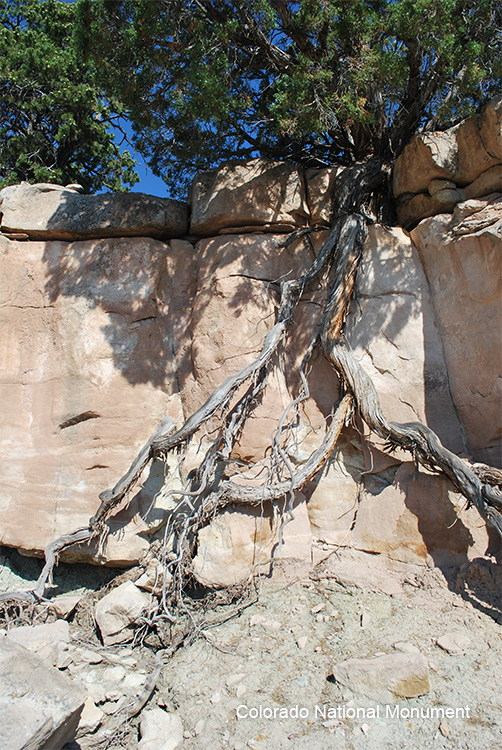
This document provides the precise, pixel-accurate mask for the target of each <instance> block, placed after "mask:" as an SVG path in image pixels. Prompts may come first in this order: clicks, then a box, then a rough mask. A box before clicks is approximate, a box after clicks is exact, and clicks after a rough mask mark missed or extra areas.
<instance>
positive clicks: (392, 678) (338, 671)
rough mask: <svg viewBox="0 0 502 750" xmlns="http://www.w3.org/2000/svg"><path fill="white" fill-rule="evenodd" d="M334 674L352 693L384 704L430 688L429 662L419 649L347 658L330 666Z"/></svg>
mask: <svg viewBox="0 0 502 750" xmlns="http://www.w3.org/2000/svg"><path fill="white" fill-rule="evenodd" d="M333 677H334V678H335V680H336V681H337V682H339V683H340V684H342V685H345V687H348V688H349V689H350V690H352V691H353V692H354V693H358V694H360V695H365V696H366V697H367V698H371V699H372V700H375V701H378V702H379V703H383V704H389V703H395V702H396V701H399V700H401V699H402V698H416V697H417V696H419V695H425V694H426V693H428V692H429V690H430V686H429V665H428V663H427V659H426V658H425V656H423V655H422V654H421V653H397V654H387V655H386V656H375V657H373V658H370V659H348V660H347V661H343V662H341V663H340V664H337V665H336V666H335V667H334V668H333Z"/></svg>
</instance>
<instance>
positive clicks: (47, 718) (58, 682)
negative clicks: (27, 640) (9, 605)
mask: <svg viewBox="0 0 502 750" xmlns="http://www.w3.org/2000/svg"><path fill="white" fill-rule="evenodd" d="M84 701H85V695H84V693H83V691H82V690H81V688H79V687H78V686H77V685H75V684H74V683H73V682H72V681H71V680H70V679H69V678H68V677H66V676H65V675H63V674H62V673H61V672H59V671H58V670H57V669H54V668H53V667H51V666H49V665H47V663H46V662H44V661H42V659H40V658H39V657H38V656H37V655H36V654H33V653H31V652H30V651H28V650H27V649H25V648H23V646H20V645H18V644H17V643H14V641H13V640H12V639H11V638H7V637H5V636H0V726H1V727H2V748H3V750H24V749H25V748H30V750H61V748H62V747H63V745H65V744H66V743H67V742H70V741H71V740H73V738H74V737H75V732H76V729H77V725H78V722H79V718H80V714H81V711H82V708H83V706H84Z"/></svg>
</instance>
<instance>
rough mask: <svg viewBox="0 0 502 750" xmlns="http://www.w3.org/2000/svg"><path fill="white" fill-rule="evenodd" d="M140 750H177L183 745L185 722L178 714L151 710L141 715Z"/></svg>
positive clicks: (155, 709)
mask: <svg viewBox="0 0 502 750" xmlns="http://www.w3.org/2000/svg"><path fill="white" fill-rule="evenodd" d="M140 734H141V740H140V741H139V743H138V750H176V748H178V747H181V745H182V744H183V722H182V721H181V719H180V717H179V716H178V714H174V713H168V712H167V711H163V710H162V709H161V708H150V709H148V710H147V711H144V712H143V713H142V714H141V724H140Z"/></svg>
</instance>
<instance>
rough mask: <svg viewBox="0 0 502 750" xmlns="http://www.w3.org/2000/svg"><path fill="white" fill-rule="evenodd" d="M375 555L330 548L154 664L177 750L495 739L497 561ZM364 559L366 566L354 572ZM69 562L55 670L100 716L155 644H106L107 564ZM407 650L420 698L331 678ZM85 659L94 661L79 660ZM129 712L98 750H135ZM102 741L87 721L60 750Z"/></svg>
mask: <svg viewBox="0 0 502 750" xmlns="http://www.w3.org/2000/svg"><path fill="white" fill-rule="evenodd" d="M14 562H16V564H17V570H16V565H15V564H14V563H13V557H12V555H10V556H7V558H4V559H3V567H2V568H1V569H0V588H2V589H4V590H5V588H6V587H7V586H8V585H9V586H12V584H13V583H17V584H19V582H24V584H25V585H26V582H27V581H28V580H29V577H30V572H31V573H32V574H33V573H36V571H35V569H34V568H33V566H35V568H36V565H37V563H36V562H35V561H28V562H26V563H23V564H24V565H25V566H28V567H29V566H30V565H31V566H32V570H31V571H30V570H28V571H26V570H24V571H20V570H19V568H20V563H19V558H16V560H15V561H14ZM381 562H382V561H381V560H377V559H376V558H375V557H374V556H369V555H364V556H363V557H361V556H359V557H357V560H354V559H353V557H351V556H350V555H349V556H348V557H347V555H345V554H343V553H341V552H340V553H335V554H333V555H332V556H331V557H330V558H329V559H328V560H327V561H325V563H323V564H322V565H321V567H320V569H317V570H316V571H314V572H313V573H310V574H308V573H306V572H305V571H298V572H296V573H295V572H294V570H293V569H289V570H288V571H286V573H284V572H281V571H278V572H277V574H276V575H275V576H274V577H273V578H272V579H262V581H261V583H260V591H259V597H258V600H257V601H256V602H255V603H254V604H252V605H251V606H248V607H247V608H245V609H244V610H243V611H242V612H241V613H240V615H238V616H237V617H234V618H232V619H230V620H228V621H227V622H224V623H222V624H220V625H219V626H217V627H214V628H211V629H210V630H206V631H205V632H204V633H203V634H201V637H200V638H198V639H197V640H196V641H195V642H194V643H192V645H190V646H187V647H183V648H181V649H179V650H178V651H177V652H176V654H175V655H174V657H173V658H171V659H170V660H169V661H168V662H167V663H166V664H165V666H164V667H163V669H162V672H161V675H160V679H159V681H158V683H157V688H156V690H155V692H154V693H153V695H152V697H151V699H150V701H149V703H148V704H147V706H146V708H145V710H148V709H150V708H152V707H155V706H160V707H161V708H163V709H164V710H167V711H170V712H176V713H177V714H178V715H179V716H180V717H181V719H182V722H183V729H184V740H183V745H182V747H183V748H186V750H191V749H192V748H194V749H195V748H198V749H199V748H200V749H201V750H206V749H207V750H210V749H211V750H213V748H225V749H227V748H228V749H229V750H245V749H246V748H251V750H258V749H259V748H260V749H261V748H263V749H264V750H265V749H266V750H282V748H285V749H286V748H287V749H288V750H300V749H303V748H309V749H310V748H314V749H317V748H319V750H321V749H324V748H344V749H352V748H353V749H354V750H359V748H370V749H372V748H388V749H389V750H397V748H409V749H410V750H422V749H425V748H435V749H437V750H439V749H440V748H453V747H454V748H465V749H466V750H467V749H468V750H485V748H487V747H490V748H498V747H501V748H502V705H501V698H500V664H501V663H502V637H501V635H502V630H501V627H500V624H499V623H497V621H496V620H497V619H499V620H500V622H502V619H501V616H500V596H501V585H500V584H501V580H502V579H501V576H500V567H499V566H496V565H494V562H493V561H491V560H480V561H477V562H475V563H474V564H471V566H470V567H469V568H467V569H465V570H463V571H462V572H461V574H460V576H457V578H456V582H455V580H453V579H450V583H449V584H448V582H447V581H446V579H445V577H444V575H443V573H442V572H441V571H440V570H439V569H437V568H418V567H416V566H412V565H403V564H393V565H391V569H390V570H389V569H387V568H386V567H385V566H384V567H383V568H382V567H379V565H380V563H381ZM361 565H365V569H366V571H367V573H366V575H365V576H361V575H360V574H358V575H354V576H352V578H351V570H353V571H354V572H355V573H356V574H357V573H358V571H359V570H360V566H361ZM351 566H352V567H351ZM21 567H22V565H21ZM80 567H81V568H82V570H81V571H80V577H79V575H78V571H77V570H76V569H75V568H69V569H67V570H66V571H63V573H62V576H61V577H62V578H63V579H64V580H65V581H66V582H65V584H64V586H63V588H64V589H66V590H73V591H75V590H79V587H78V585H77V584H78V583H79V582H80V583H81V581H82V575H83V574H84V573H85V575H86V576H87V578H86V580H85V584H86V591H87V594H86V596H84V598H83V599H82V604H81V605H79V608H77V612H76V614H75V615H74V616H73V620H72V621H71V623H70V627H71V632H72V642H71V644H70V646H69V648H68V654H69V658H67V659H66V661H69V662H70V663H69V664H67V665H66V666H65V667H64V669H65V671H66V672H67V673H68V674H70V675H71V677H72V679H74V680H77V681H78V682H80V683H82V684H83V685H84V686H86V688H87V689H88V692H89V693H90V694H91V695H92V696H93V698H94V699H95V703H96V704H97V705H98V707H99V708H100V710H103V711H104V712H105V714H110V713H111V712H112V711H113V710H114V709H115V708H116V707H117V706H120V705H121V704H124V703H127V701H129V702H130V701H131V700H132V699H133V698H134V695H135V694H137V693H138V692H139V691H140V690H141V688H142V686H143V685H144V683H145V681H146V679H147V677H148V674H149V673H150V672H151V670H152V669H153V663H154V656H155V653H154V650H153V649H152V648H148V647H145V646H138V647H136V648H134V649H131V648H130V647H129V646H127V645H122V646H115V647H109V648H106V649H105V648H103V646H102V645H101V643H100V641H99V638H98V637H97V635H96V631H95V629H94V627H93V622H92V609H90V607H89V602H90V601H91V599H90V598H89V597H90V596H91V597H93V600H95V599H96V597H97V596H99V595H100V594H99V592H98V594H94V593H92V594H90V593H89V591H90V590H91V589H92V588H93V587H94V588H98V587H99V585H101V584H102V583H103V577H104V579H105V582H106V579H107V578H108V577H109V576H110V574H111V573H110V572H109V571H103V570H101V571H100V570H99V569H94V570H93V569H91V571H90V572H89V569H88V568H87V567H85V566H80ZM68 570H69V572H68ZM93 576H94V580H92V579H93ZM361 578H364V579H365V580H361ZM353 579H355V580H353ZM80 591H82V592H83V591H84V589H82V588H80ZM230 609H231V607H230V608H225V607H222V608H218V610H217V611H215V612H214V613H208V617H211V615H213V614H214V616H215V617H216V616H218V617H221V615H222V614H223V613H224V612H225V611H229V610H230ZM450 633H456V634H457V636H458V635H460V636H461V638H460V641H461V647H460V648H459V650H458V652H457V653H455V652H454V653H449V652H448V651H446V650H445V649H444V648H442V647H441V646H440V645H438V639H439V640H441V638H442V637H443V636H445V635H446V634H450ZM396 644H397V648H396ZM403 644H404V645H403ZM413 648H418V649H419V651H420V652H421V653H422V654H423V655H424V656H425V657H426V659H427V661H428V664H429V670H430V675H429V680H430V690H429V692H427V693H426V694H425V695H422V696H420V697H416V698H408V699H404V700H400V701H399V702H397V703H393V704H390V705H388V706H385V705H383V704H379V703H377V702H375V701H374V700H372V699H370V698H368V697H365V696H364V695H362V694H356V693H353V692H352V691H351V690H349V689H348V688H346V687H344V686H343V685H341V684H338V683H337V682H336V681H335V680H334V679H333V677H332V669H333V666H334V665H336V664H339V663H340V662H342V661H344V660H346V659H353V658H358V659H360V658H367V657H373V656H377V655H381V654H389V653H396V652H397V651H399V650H401V651H410V650H413ZM89 652H91V657H89ZM82 654H84V657H85V658H83V657H82ZM92 654H95V655H96V656H95V659H94V660H97V663H94V664H93V663H89V659H91V661H92V660H93V659H92ZM448 709H449V710H448ZM140 718H141V716H140V717H137V718H135V719H133V720H132V721H130V722H125V723H124V724H123V725H122V727H121V730H120V731H118V732H116V733H115V736H114V737H111V738H109V742H108V747H111V748H122V747H123V748H130V749H131V750H132V748H135V747H136V746H137V743H138V724H139V720H140ZM100 739H101V740H102V739H103V734H102V729H100V728H98V729H97V730H95V731H94V732H89V733H87V734H84V735H83V736H81V737H79V738H78V739H77V740H76V741H75V742H74V743H71V744H69V745H67V746H66V750H77V749H78V748H81V749H82V750H91V748H94V747H96V743H97V741H98V740H100ZM104 746H105V745H102V747H104ZM159 750H160V748H159Z"/></svg>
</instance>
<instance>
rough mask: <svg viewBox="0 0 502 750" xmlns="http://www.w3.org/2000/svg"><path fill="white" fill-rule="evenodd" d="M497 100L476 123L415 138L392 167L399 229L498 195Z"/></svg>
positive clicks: (501, 112) (500, 118)
mask: <svg viewBox="0 0 502 750" xmlns="http://www.w3.org/2000/svg"><path fill="white" fill-rule="evenodd" d="M501 133H502V96H499V97H495V98H494V99H492V100H491V101H490V102H489V103H488V104H487V106H486V107H485V109H484V110H483V112H482V113H481V115H480V116H479V118H476V117H472V118H470V119H467V120H464V121H463V122H461V123H459V124H458V125H456V126H455V127H453V128H450V129H449V130H446V131H444V132H434V133H424V134H421V135H418V136H415V138H413V139H412V140H411V141H410V143H409V144H408V145H407V146H406V148H405V149H404V151H403V153H402V154H401V155H400V156H399V157H398V158H397V159H396V162H395V165H394V195H395V197H396V198H398V205H397V215H398V220H399V223H400V224H401V225H402V226H404V227H413V226H415V225H416V223H417V222H418V221H420V220H421V219H423V218H426V217H428V216H435V215H436V214H439V213H443V212H446V211H448V212H451V211H452V210H453V208H454V207H455V206H456V205H457V204H458V203H460V202H462V201H464V200H468V199H470V198H482V197H484V196H486V195H488V194H490V193H492V192H495V191H499V192H500V191H501V190H502V188H501V183H500V181H501V180H502V144H501V139H502V136H501Z"/></svg>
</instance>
